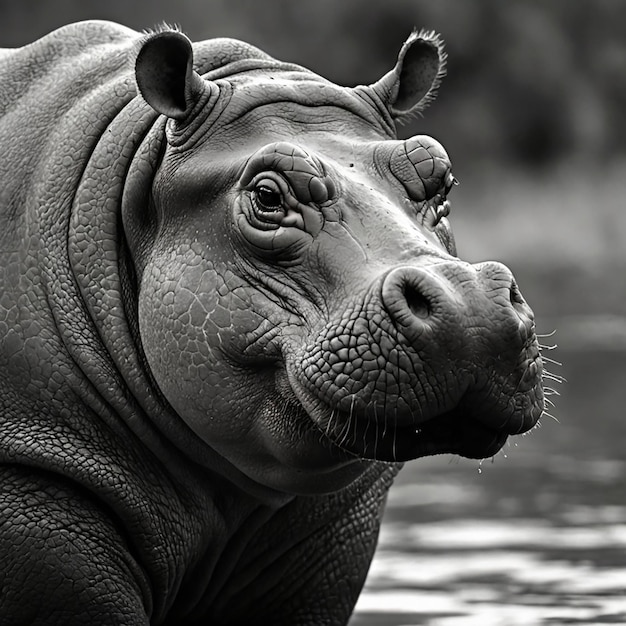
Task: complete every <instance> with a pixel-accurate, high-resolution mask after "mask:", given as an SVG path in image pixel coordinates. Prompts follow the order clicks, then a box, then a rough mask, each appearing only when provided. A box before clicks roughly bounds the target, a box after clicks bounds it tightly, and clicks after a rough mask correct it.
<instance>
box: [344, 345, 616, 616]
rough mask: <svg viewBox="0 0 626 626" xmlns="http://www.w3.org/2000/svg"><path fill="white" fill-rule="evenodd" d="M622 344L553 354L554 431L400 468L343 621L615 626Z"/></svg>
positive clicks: (548, 425)
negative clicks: (361, 582)
mask: <svg viewBox="0 0 626 626" xmlns="http://www.w3.org/2000/svg"><path fill="white" fill-rule="evenodd" d="M574 345H575V344H574ZM623 348H624V346H623V344H615V343H614V344H613V345H609V346H604V347H603V348H602V349H595V350H593V351H589V350H585V351H575V350H573V351H569V352H568V351H565V352H563V351H560V354H559V358H560V360H562V361H563V367H562V368H556V367H554V368H552V369H553V370H559V371H558V373H560V374H562V375H563V376H565V377H566V378H567V379H568V382H567V383H566V384H564V385H562V386H560V392H561V397H560V398H558V403H557V406H556V407H555V409H554V410H553V411H552V413H554V414H555V415H556V416H557V417H558V419H559V423H557V422H556V421H553V420H551V419H549V418H544V419H543V420H542V424H541V427H540V428H538V429H536V430H534V431H533V432H532V433H530V434H529V435H527V436H525V437H521V438H517V439H516V440H510V443H509V445H508V446H507V447H505V449H504V450H503V451H502V452H500V453H499V454H498V455H497V456H496V457H495V458H494V459H493V460H486V461H484V462H483V463H482V464H479V462H478V461H469V460H465V459H455V458H451V457H438V458H431V459H421V460H418V461H415V462H412V463H410V464H408V465H407V466H406V467H405V469H404V471H403V472H402V473H401V475H400V477H399V479H398V481H397V482H396V484H395V485H394V488H393V489H392V491H391V492H390V496H389V503H388V508H387V512H386V517H385V521H384V524H383V527H382V530H381V536H380V542H379V549H378V552H377V555H376V557H375V559H374V562H373V563H372V567H371V569H370V573H369V577H368V580H367V583H366V587H365V589H364V592H363V594H362V596H361V598H360V600H359V602H358V604H357V608H356V612H355V615H354V616H353V618H352V621H351V626H374V625H376V626H413V625H418V624H419V625H428V626H457V625H459V626H460V625H463V626H472V625H474V624H476V625H479V624H480V626H537V625H540V624H550V625H560V624H626V410H625V409H626V351H624V349H623Z"/></svg>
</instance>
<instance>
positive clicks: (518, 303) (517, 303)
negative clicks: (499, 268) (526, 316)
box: [509, 279, 527, 312]
mask: <svg viewBox="0 0 626 626" xmlns="http://www.w3.org/2000/svg"><path fill="white" fill-rule="evenodd" d="M509 300H510V302H511V305H512V306H513V308H514V309H515V310H516V311H524V312H525V311H526V308H527V305H526V300H524V298H523V296H522V292H521V291H520V290H519V287H518V286H517V283H516V282H515V279H512V280H511V286H510V287H509Z"/></svg>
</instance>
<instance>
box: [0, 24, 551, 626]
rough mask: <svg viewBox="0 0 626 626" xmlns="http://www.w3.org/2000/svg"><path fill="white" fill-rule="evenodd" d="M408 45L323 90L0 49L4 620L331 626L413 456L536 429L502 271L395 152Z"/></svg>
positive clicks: (425, 144) (421, 165)
mask: <svg viewBox="0 0 626 626" xmlns="http://www.w3.org/2000/svg"><path fill="white" fill-rule="evenodd" d="M443 63H444V54H443V52H442V49H441V44H440V42H439V40H438V38H437V37H436V36H434V35H432V34H428V33H414V34H413V35H412V36H411V38H410V39H409V40H408V41H407V42H406V43H405V45H404V47H403V48H402V50H401V52H400V55H399V58H398V63H397V64H396V66H395V67H394V68H393V70H392V71H390V72H389V73H388V74H386V75H385V76H384V77H383V78H381V79H380V80H379V81H378V82H377V83H375V84H374V85H370V86H362V87H356V88H351V89H348V88H343V87H338V86H336V85H334V84H332V83H330V82H328V81H326V80H324V79H322V78H320V77H319V76H317V75H315V74H313V73H311V72H309V71H307V70H305V69H304V68H301V67H298V66H295V65H291V64H287V63H282V62H279V61H276V60H274V59H272V58H270V57H269V56H267V55H266V54H264V53H262V52H261V51H259V50H257V49H255V48H253V47H251V46H249V45H247V44H244V43H241V42H238V41H234V40H227V39H216V40H211V41H206V42H202V43H197V44H193V46H192V45H191V44H190V42H189V41H188V40H187V39H186V38H185V37H184V35H182V34H181V33H179V32H176V31H175V30H168V29H163V30H161V31H159V32H155V33H151V34H148V35H146V34H139V33H136V32H134V31H132V30H129V29H127V28H124V27H122V26H118V25H115V24H110V23H105V22H84V23H80V24H74V25H70V26H67V27H64V28H62V29H59V30H58V31H55V32H53V33H51V34H50V35H48V36H46V37H44V38H43V39H41V40H39V41H37V42H34V43H33V44H31V45H29V46H26V47H24V48H20V49H15V50H2V51H0V84H1V85H2V89H1V90H0V115H1V117H0V137H1V143H0V145H2V147H3V151H2V155H1V157H0V177H1V182H2V186H1V191H0V194H1V195H0V198H1V199H0V418H1V422H0V424H1V426H0V475H1V480H0V562H1V563H2V564H3V567H2V568H0V581H1V585H0V589H1V590H2V591H1V595H0V623H1V624H2V625H3V626H9V625H11V626H12V625H18V624H20V625H21V624H63V625H70V626H71V625H73V624H76V625H79V624H80V625H81V626H82V625H84V624H92V625H100V624H103V625H104V624H127V625H139V624H252V623H255V624H258V623H272V624H290V625H293V626H297V625H310V626H313V625H316V626H319V625H322V624H329V625H330V624H332V625H335V624H337V625H338V624H345V623H347V621H348V619H349V616H350V614H351V612H352V609H353V606H354V604H355V602H356V599H357V597H358V594H359V592H360V590H361V587H362V585H363V582H364V580H365V576H366V573H367V569H368V567H369V563H370V561H371V558H372V555H373V552H374V548H375V544H376V539H377V532H378V527H379V524H380V519H381V515H382V510H383V506H384V501H385V497H386V493H387V490H388V489H389V487H390V485H391V483H392V481H393V478H394V476H395V474H396V473H397V471H398V470H399V469H400V467H401V464H402V462H403V461H405V460H408V459H413V458H417V457H420V456H424V455H428V454H439V453H455V454H461V455H464V456H468V457H473V458H482V457H486V456H492V455H493V454H495V453H496V452H497V451H498V450H499V448H500V447H501V446H502V445H503V443H504V441H505V440H506V438H507V436H508V435H511V434H516V433H519V432H523V431H526V430H528V429H530V428H531V427H532V426H534V425H535V423H536V422H537V420H538V419H539V417H540V415H541V413H542V409H543V394H542V389H541V359H540V356H539V351H538V346H537V341H536V338H535V334H534V326H533V321H532V314H531V312H530V309H529V308H528V306H527V305H526V304H525V302H524V301H523V299H522V297H521V295H520V294H519V291H518V290H517V287H516V285H515V282H514V280H513V279H512V276H511V274H510V272H509V271H508V270H507V268H506V267H504V266H503V265H500V264H497V263H484V264H479V265H470V264H468V263H465V262H463V261H461V260H460V259H459V258H458V257H457V256H456V251H455V249H454V242H453V239H452V235H451V233H450V230H449V224H448V221H447V219H446V215H447V213H448V211H449V208H450V205H449V203H448V200H447V193H448V192H449V190H450V187H451V186H452V184H453V183H454V178H453V177H452V174H451V171H450V164H449V161H448V157H447V155H446V153H445V151H444V150H443V148H441V146H440V145H439V144H438V143H437V142H436V141H435V140H432V139H431V138H429V137H425V136H418V137H414V138H411V139H409V140H406V141H399V140H397V138H396V134H395V122H397V121H401V120H402V119H403V118H405V117H407V116H410V115H413V114H415V113H416V112H419V111H421V110H422V109H423V108H424V106H425V104H427V103H428V101H429V100H430V99H432V97H433V94H434V89H435V88H436V86H437V83H438V81H439V79H440V77H441V75H442V73H443Z"/></svg>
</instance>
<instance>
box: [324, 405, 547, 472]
mask: <svg viewBox="0 0 626 626" xmlns="http://www.w3.org/2000/svg"><path fill="white" fill-rule="evenodd" d="M491 421H492V420H490V419H487V418H485V417H484V416H480V417H473V416H472V415H471V413H470V412H469V411H468V410H467V409H466V408H464V407H463V404H462V403H461V404H459V405H458V406H457V407H455V408H454V409H453V410H451V411H447V412H445V413H442V414H439V415H436V416H433V417H431V418H430V419H428V420H426V421H424V422H421V423H420V424H418V425H416V424H411V425H407V424H398V423H393V424H391V423H389V424H386V423H385V422H384V419H383V422H382V423H381V422H380V421H378V420H371V419H364V418H363V419H359V418H358V417H356V416H352V418H350V416H349V415H347V414H345V415H342V414H334V415H331V416H330V417H327V418H326V420H321V421H318V420H315V419H314V423H315V425H316V427H317V428H318V429H319V430H321V431H322V432H323V433H324V435H325V437H327V438H328V439H329V440H330V441H331V442H332V443H333V444H334V445H336V446H338V447H340V448H341V449H343V450H345V451H347V452H350V453H352V454H354V455H356V456H358V457H360V458H369V459H377V460H381V461H389V462H396V461H408V460H411V459H417V458H420V457H424V456H433V455H437V454H458V455H459V456H463V457H466V458H470V459H482V458H487V457H491V456H494V455H495V454H496V453H497V452H499V451H500V449H501V448H502V447H503V446H504V444H505V442H506V440H507V438H508V437H509V435H513V434H519V433H521V432H524V431H526V430H529V429H530V428H532V427H533V426H534V425H535V423H536V420H534V419H529V420H522V424H517V425H515V426H514V425H513V423H511V424H510V425H508V426H507V427H506V428H495V427H493V426H491V425H490V424H489V422H491ZM513 421H518V420H511V422H513ZM324 422H325V423H324Z"/></svg>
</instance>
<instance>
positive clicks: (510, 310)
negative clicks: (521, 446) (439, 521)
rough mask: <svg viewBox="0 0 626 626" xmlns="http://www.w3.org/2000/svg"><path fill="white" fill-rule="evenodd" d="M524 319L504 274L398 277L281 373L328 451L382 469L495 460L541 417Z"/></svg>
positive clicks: (531, 341) (480, 269)
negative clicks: (448, 458)
mask: <svg viewBox="0 0 626 626" xmlns="http://www.w3.org/2000/svg"><path fill="white" fill-rule="evenodd" d="M541 372H542V365H541V358H540V356H539V349H538V344H537V340H536V337H535V334H534V325H533V319H532V312H531V311H530V309H529V308H528V306H527V305H526V303H525V302H524V301H523V299H522V298H521V295H520V294H519V291H518V290H517V287H516V285H515V282H514V280H513V278H512V276H511V274H510V272H509V271H508V269H507V268H505V267H504V266H502V265H500V264H496V263H489V264H482V265H475V266H472V265H469V264H466V263H462V262H460V261H458V262H456V261H455V262H452V261H440V262H437V263H434V264H432V265H431V266H425V267H401V268H396V269H394V270H392V271H390V272H388V273H387V274H385V275H384V276H383V277H381V278H380V279H379V280H378V281H376V283H375V284H374V285H373V286H372V287H371V288H370V289H369V290H368V292H367V293H366V294H365V296H363V297H361V298H360V299H358V300H355V301H354V302H353V303H352V304H351V305H350V306H349V307H348V309H347V310H345V311H344V314H343V318H342V319H341V320H340V321H339V322H335V323H333V324H328V325H327V326H326V327H325V328H324V329H323V331H322V332H321V333H320V334H319V335H318V336H317V337H316V339H315V340H314V341H313V342H311V343H310V344H309V345H307V346H306V348H305V349H304V350H302V351H301V353H300V355H299V356H298V358H296V359H294V360H293V362H291V363H290V364H288V373H289V378H290V382H291V388H292V390H293V392H294V394H295V395H296V396H297V397H298V399H299V400H300V402H301V403H302V405H303V407H304V408H305V409H306V411H307V412H308V414H309V415H310V417H311V419H312V420H313V421H314V422H315V423H316V424H317V426H318V428H319V429H320V430H321V431H322V432H323V433H324V435H325V436H326V437H328V438H329V439H331V440H332V441H333V442H335V444H336V445H338V446H340V447H342V448H344V449H346V450H349V451H351V452H353V453H354V454H356V455H358V456H360V457H363V458H377V459H381V460H387V461H397V460H408V459H412V458H417V457H420V456H425V455H430V454H439V453H448V452H449V453H456V454H460V455H462V456H466V457H471V458H483V457H488V456H492V455H493V454H495V453H496V452H497V451H498V450H499V449H500V448H501V447H502V445H503V444H504V442H505V441H506V439H507V437H508V436H509V435H512V434H518V433H521V432H524V431H526V430H529V429H530V428H532V427H533V426H534V425H535V424H536V422H537V420H538V419H539V417H540V415H541V414H542V411H543V391H542V387H541Z"/></svg>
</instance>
